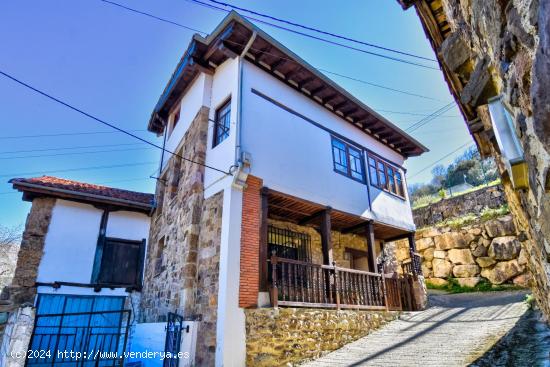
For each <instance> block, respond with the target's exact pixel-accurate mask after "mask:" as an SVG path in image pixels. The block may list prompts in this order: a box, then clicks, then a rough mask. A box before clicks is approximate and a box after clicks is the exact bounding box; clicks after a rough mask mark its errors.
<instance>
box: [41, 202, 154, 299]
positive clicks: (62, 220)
mask: <svg viewBox="0 0 550 367" xmlns="http://www.w3.org/2000/svg"><path fill="white" fill-rule="evenodd" d="M101 215H102V210H100V209H97V208H95V207H94V206H92V205H89V204H82V203H77V202H73V201H67V200H60V199H58V200H57V201H56V203H55V206H54V208H53V211H52V218H51V222H50V226H49V228H48V233H47V234H46V238H45V244H44V255H43V256H42V259H41V261H40V265H39V267H38V277H37V282H44V283H50V282H55V281H60V282H74V283H85V284H88V283H90V281H91V278H92V269H93V265H94V258H95V252H96V246H97V239H98V236H99V227H100V222H101ZM148 232H149V217H148V216H147V215H145V214H139V213H133V212H126V211H120V212H112V213H110V214H109V221H108V222H107V236H109V237H116V238H123V239H130V240H141V239H143V238H148ZM38 292H39V293H60V294H80V295H99V294H101V295H118V296H124V295H126V292H125V290H124V289H123V288H120V289H113V290H111V289H103V290H102V291H101V292H94V291H93V289H90V288H80V287H67V286H62V287H61V288H59V289H57V290H56V289H53V288H51V287H44V286H41V287H39V289H38Z"/></svg>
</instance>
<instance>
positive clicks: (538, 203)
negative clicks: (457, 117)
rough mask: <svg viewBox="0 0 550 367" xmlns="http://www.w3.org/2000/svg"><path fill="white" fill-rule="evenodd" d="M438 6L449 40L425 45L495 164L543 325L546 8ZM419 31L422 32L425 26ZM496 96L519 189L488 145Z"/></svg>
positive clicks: (497, 0) (549, 66) (548, 100)
mask: <svg viewBox="0 0 550 367" xmlns="http://www.w3.org/2000/svg"><path fill="white" fill-rule="evenodd" d="M400 1H401V3H402V4H408V3H412V1H407V0H400ZM424 1H425V0H419V1H417V2H416V4H417V5H416V9H417V11H418V12H419V14H421V13H422V12H424V11H425V10H422V9H430V8H429V5H426V6H424V7H423V8H422V7H421V6H420V5H419V4H418V3H419V2H424ZM441 4H442V10H443V11H442V14H441V15H440V16H441V17H445V18H446V19H445V20H446V22H447V24H448V25H449V26H450V34H449V35H447V36H446V39H445V41H444V42H443V44H441V42H440V41H439V40H438V39H437V38H438V37H437V36H433V35H432V36H431V37H430V39H431V41H432V46H433V47H434V49H435V51H436V53H437V55H438V58H439V60H440V61H441V62H442V63H443V65H444V66H446V67H447V69H449V70H450V72H449V73H448V75H446V79H447V81H448V82H449V83H450V84H452V85H453V89H454V90H455V91H456V92H457V94H458V96H457V97H458V98H457V99H458V100H459V101H460V102H461V103H462V104H463V106H465V107H464V108H463V111H466V112H465V114H466V115H467V118H466V119H467V120H469V121H472V123H471V124H469V126H470V131H471V132H472V134H473V136H474V138H475V139H476V141H477V143H478V147H479V148H480V151H481V152H482V154H483V155H492V156H494V157H495V158H496V161H497V164H498V165H499V169H500V172H501V174H502V182H503V186H504V188H505V193H506V198H507V201H508V204H509V206H510V210H511V212H512V214H513V215H514V220H515V224H516V227H517V228H518V230H519V231H520V232H521V233H520V239H521V240H522V246H524V248H525V249H526V255H527V261H528V262H527V267H528V269H529V271H530V273H531V275H532V276H533V291H534V292H533V293H534V295H535V297H536V299H537V303H538V304H539V306H540V307H541V309H542V311H543V313H544V314H545V315H546V317H547V318H550V220H548V218H550V123H549V121H550V94H549V93H548V86H549V85H550V57H549V52H550V2H549V1H544V0H543V1H541V0H483V1H466V0H442V1H441ZM424 26H425V27H427V28H428V27H429V24H428V22H426V21H425V22H424ZM454 51H458V52H454ZM453 80H454V81H453ZM457 80H458V81H459V82H457ZM462 85H463V86H462ZM497 94H500V95H502V96H503V99H504V102H505V103H506V104H507V105H508V106H509V107H510V109H511V111H510V112H511V115H512V119H513V123H514V127H515V131H516V134H517V136H518V137H519V139H520V143H521V146H522V147H523V151H524V158H525V160H526V163H527V165H528V177H529V187H528V188H527V189H523V190H519V191H516V190H514V189H513V187H512V184H511V181H510V179H509V176H508V173H507V172H506V169H505V165H504V161H503V160H502V156H501V152H500V150H499V149H498V145H497V143H496V140H495V138H494V134H493V131H492V127H491V121H490V116H489V114H488V108H487V99H488V98H489V97H492V96H495V95H497ZM476 117H477V118H479V119H480V122H481V124H480V123H477V122H476V120H475V118H476Z"/></svg>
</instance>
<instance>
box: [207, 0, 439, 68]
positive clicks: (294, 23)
mask: <svg viewBox="0 0 550 367" xmlns="http://www.w3.org/2000/svg"><path fill="white" fill-rule="evenodd" d="M208 1H209V2H211V3H215V4H218V5H222V6H225V7H229V8H231V9H237V10H240V11H244V12H247V13H250V14H253V15H258V16H261V17H264V18H268V19H271V20H275V21H277V22H281V23H286V24H289V25H292V26H295V27H299V28H302V29H307V30H309V31H313V32H317V33H321V34H324V35H327V36H331V37H335V38H340V39H343V40H346V41H350V42H354V43H358V44H361V45H364V46H368V47H373V48H377V49H379V50H384V51H388V52H394V53H397V54H400V55H405V56H410V57H414V58H417V59H421V60H427V61H432V62H437V60H435V59H431V58H429V57H424V56H419V55H415V54H412V53H408V52H404V51H399V50H396V49H393V48H389V47H385V46H380V45H376V44H374V43H370V42H365V41H360V40H357V39H353V38H350V37H346V36H342V35H340V34H336V33H333V32H327V31H324V30H322V29H319V28H314V27H309V26H306V25H303V24H300V23H296V22H292V21H290V20H286V19H282V18H277V17H274V16H272V15H269V14H265V13H260V12H257V11H254V10H251V9H246V8H242V7H238V6H236V5H232V4H228V3H224V2H221V1H216V0H208Z"/></svg>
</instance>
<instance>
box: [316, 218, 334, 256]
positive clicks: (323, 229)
mask: <svg viewBox="0 0 550 367" xmlns="http://www.w3.org/2000/svg"><path fill="white" fill-rule="evenodd" d="M330 212H331V208H326V209H325V210H324V211H323V213H322V214H321V225H320V231H319V232H320V233H321V247H322V248H323V264H325V265H331V264H332V262H333V258H332V235H331V232H330V230H331V221H330Z"/></svg>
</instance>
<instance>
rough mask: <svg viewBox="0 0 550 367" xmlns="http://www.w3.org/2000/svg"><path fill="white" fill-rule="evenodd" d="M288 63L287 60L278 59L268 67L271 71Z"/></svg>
mask: <svg viewBox="0 0 550 367" xmlns="http://www.w3.org/2000/svg"><path fill="white" fill-rule="evenodd" d="M287 62H288V60H287V59H283V58H280V59H279V60H277V61H275V62H274V63H273V64H271V65H269V67H270V68H271V70H276V69H277V68H278V67H279V66H283V65H284V64H286V63H287Z"/></svg>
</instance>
